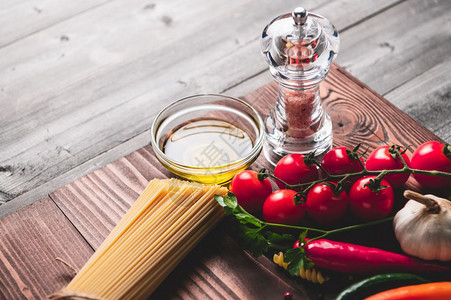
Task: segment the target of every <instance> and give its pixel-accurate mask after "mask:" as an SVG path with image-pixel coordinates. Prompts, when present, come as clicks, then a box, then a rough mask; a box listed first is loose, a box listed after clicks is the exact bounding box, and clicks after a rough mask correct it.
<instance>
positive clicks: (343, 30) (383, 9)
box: [340, 0, 406, 33]
mask: <svg viewBox="0 0 451 300" xmlns="http://www.w3.org/2000/svg"><path fill="white" fill-rule="evenodd" d="M405 1H406V0H400V1H397V2H395V3H393V4H390V5H387V6H386V7H383V8H382V9H380V10H378V11H375V12H374V13H372V14H369V15H368V16H366V17H364V18H363V19H360V20H358V21H357V22H355V23H352V24H350V25H348V26H345V27H344V28H342V29H341V30H340V33H341V32H345V31H346V30H348V29H351V28H353V27H355V26H358V25H359V24H362V23H363V22H365V21H368V20H369V19H372V18H374V17H375V16H377V15H379V14H381V13H383V12H385V11H387V10H389V9H391V8H393V7H395V6H398V5H400V4H401V3H403V2H405Z"/></svg>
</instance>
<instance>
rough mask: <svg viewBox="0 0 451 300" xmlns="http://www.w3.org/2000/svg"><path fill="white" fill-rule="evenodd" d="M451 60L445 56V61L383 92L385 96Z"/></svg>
mask: <svg viewBox="0 0 451 300" xmlns="http://www.w3.org/2000/svg"><path fill="white" fill-rule="evenodd" d="M448 60H449V57H444V59H443V61H441V62H440V63H438V64H436V65H432V66H430V67H429V68H428V69H427V70H424V72H423V73H420V74H417V75H415V76H414V77H412V78H410V79H409V80H405V81H403V82H402V83H400V84H398V85H396V86H395V87H393V88H391V89H390V90H388V91H386V92H385V93H383V94H381V95H382V96H383V97H384V98H385V97H386V96H387V95H388V94H390V93H391V92H393V91H395V90H397V89H398V88H401V87H403V86H404V85H406V84H408V83H409V82H411V81H413V80H415V79H416V78H418V77H421V76H423V75H424V73H426V72H429V71H431V70H432V69H434V68H436V67H437V66H439V65H441V64H444V63H446V62H447V61H448Z"/></svg>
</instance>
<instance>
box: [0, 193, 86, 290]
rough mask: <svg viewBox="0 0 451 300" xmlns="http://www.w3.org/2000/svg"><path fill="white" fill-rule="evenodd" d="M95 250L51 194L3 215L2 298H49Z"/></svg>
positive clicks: (0, 222)
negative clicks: (58, 206)
mask: <svg viewBox="0 0 451 300" xmlns="http://www.w3.org/2000/svg"><path fill="white" fill-rule="evenodd" d="M92 253H93V250H92V249H91V248H90V247H89V245H88V244H87V243H86V241H85V240H84V239H83V238H82V237H81V236H80V234H79V233H78V232H77V231H76V230H75V228H74V227H73V226H72V224H71V223H70V222H69V221H68V220H67V219H66V217H65V216H64V215H63V214H62V213H61V211H60V210H59V209H58V208H57V207H56V205H55V203H53V202H52V201H51V200H50V199H49V198H46V199H43V200H41V201H38V202H36V203H34V204H32V205H31V206H28V207H27V208H25V209H23V210H21V211H18V212H16V213H14V214H11V215H9V216H7V217H5V218H2V219H0V299H45V298H46V296H47V295H49V294H50V293H52V292H54V291H56V290H58V289H60V288H62V287H63V286H65V285H66V284H67V283H68V282H69V281H70V280H71V279H72V277H73V275H74V274H73V271H72V270H71V269H70V268H68V267H67V266H65V265H64V264H63V263H61V262H60V261H58V260H56V258H61V259H63V260H64V261H66V262H67V263H69V264H70V265H71V266H73V267H74V268H76V269H80V268H81V267H82V266H83V264H84V263H85V262H86V261H87V260H88V258H89V257H90V256H91V255H92Z"/></svg>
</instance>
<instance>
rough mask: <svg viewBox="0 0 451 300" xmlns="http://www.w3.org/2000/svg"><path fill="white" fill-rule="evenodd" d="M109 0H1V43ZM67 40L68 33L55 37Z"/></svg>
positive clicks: (12, 40) (14, 39) (9, 41)
mask: <svg viewBox="0 0 451 300" xmlns="http://www.w3.org/2000/svg"><path fill="white" fill-rule="evenodd" d="M107 2H108V1H107V0H80V1H54V0H39V1H36V0H34V1H14V0H12V1H10V0H7V1H5V0H3V1H2V2H1V3H0V47H4V46H5V45H8V44H11V43H14V42H15V41H18V40H20V39H22V38H24V37H26V36H28V35H30V34H33V33H36V32H38V31H40V30H42V29H45V28H47V27H49V26H52V25H54V24H57V23H59V22H61V21H63V20H66V19H69V18H71V17H73V16H75V15H78V14H80V13H83V12H85V11H87V10H90V9H93V8H94V7H96V6H99V5H102V4H105V3H107ZM55 38H60V39H62V40H64V39H65V38H66V37H65V36H64V35H62V36H59V37H55Z"/></svg>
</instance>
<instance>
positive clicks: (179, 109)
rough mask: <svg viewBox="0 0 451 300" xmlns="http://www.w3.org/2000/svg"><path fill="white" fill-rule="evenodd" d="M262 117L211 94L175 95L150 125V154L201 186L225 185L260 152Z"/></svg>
mask: <svg viewBox="0 0 451 300" xmlns="http://www.w3.org/2000/svg"><path fill="white" fill-rule="evenodd" d="M263 136H264V129H263V121H262V119H261V117H260V115H259V113H258V112H257V111H256V110H255V109H254V108H253V107H252V106H250V105H249V104H247V103H246V102H244V101H243V100H240V99H237V98H233V97H229V96H224V95H217V94H201V95H193V96H189V97H186V98H183V99H180V100H178V101H176V102H174V103H172V104H170V105H168V106H167V107H165V108H164V109H163V110H162V111H160V112H159V113H158V115H157V116H156V117H155V120H154V121H153V123H152V127H151V144H152V148H153V150H154V152H155V156H156V158H157V159H158V160H159V161H160V162H161V164H162V165H163V166H164V167H166V168H167V169H168V170H169V171H171V172H172V173H174V174H176V175H177V176H179V177H182V178H184V179H187V180H191V181H195V182H200V183H204V184H225V183H227V182H229V181H230V180H231V179H232V177H233V176H234V175H235V174H236V173H238V172H240V171H242V170H244V169H246V168H247V167H249V165H250V164H252V163H253V162H254V161H255V159H257V157H258V155H259V154H260V152H261V150H262V145H263Z"/></svg>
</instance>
